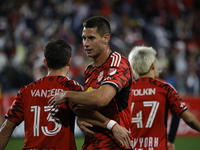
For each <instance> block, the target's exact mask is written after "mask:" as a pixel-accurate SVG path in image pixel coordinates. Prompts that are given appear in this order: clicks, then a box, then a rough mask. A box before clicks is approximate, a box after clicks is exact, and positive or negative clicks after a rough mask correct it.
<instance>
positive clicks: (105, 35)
mask: <svg viewBox="0 0 200 150" xmlns="http://www.w3.org/2000/svg"><path fill="white" fill-rule="evenodd" d="M109 41H110V34H108V33H106V34H104V42H105V43H108V42H109Z"/></svg>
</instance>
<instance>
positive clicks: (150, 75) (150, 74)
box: [140, 70, 155, 78]
mask: <svg viewBox="0 0 200 150" xmlns="http://www.w3.org/2000/svg"><path fill="white" fill-rule="evenodd" d="M145 77H148V78H155V75H154V72H153V71H152V70H151V71H149V72H148V73H146V74H144V75H141V76H140V78H145Z"/></svg>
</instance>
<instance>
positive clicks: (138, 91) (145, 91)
mask: <svg viewBox="0 0 200 150" xmlns="http://www.w3.org/2000/svg"><path fill="white" fill-rule="evenodd" d="M132 93H133V95H134V96H144V95H155V94H156V88H153V89H152V88H147V89H134V90H132Z"/></svg>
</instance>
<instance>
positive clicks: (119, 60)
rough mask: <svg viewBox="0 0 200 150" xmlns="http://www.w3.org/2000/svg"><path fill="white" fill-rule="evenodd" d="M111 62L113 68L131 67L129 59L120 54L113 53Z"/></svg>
mask: <svg viewBox="0 0 200 150" xmlns="http://www.w3.org/2000/svg"><path fill="white" fill-rule="evenodd" d="M110 60H111V62H110V66H111V67H119V66H127V67H130V63H129V61H128V59H127V58H126V57H125V56H123V55H121V54H120V53H118V52H115V51H114V52H112V53H111V55H110Z"/></svg>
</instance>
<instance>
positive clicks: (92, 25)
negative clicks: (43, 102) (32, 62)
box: [49, 16, 134, 150]
mask: <svg viewBox="0 0 200 150" xmlns="http://www.w3.org/2000/svg"><path fill="white" fill-rule="evenodd" d="M110 36H111V28H110V24H109V22H108V21H107V19H105V18H104V17H101V16H94V17H91V18H89V19H87V20H86V21H85V22H84V23H83V31H82V41H83V46H84V49H85V52H86V54H87V56H88V57H91V58H92V59H93V63H92V64H90V65H89V66H88V67H87V68H86V70H85V72H84V80H85V85H84V88H85V90H87V91H86V92H75V91H71V92H70V91H64V92H62V93H61V94H59V95H56V96H55V97H53V98H51V99H50V100H49V105H51V106H56V105H57V104H60V103H63V102H65V101H68V100H70V101H72V102H75V103H79V104H82V105H90V106H94V109H95V110H98V111H99V112H100V113H101V114H103V115H104V116H106V117H107V118H110V119H111V120H110V121H109V123H108V125H109V126H110V127H111V128H112V127H113V126H114V125H115V123H116V122H117V123H119V125H122V126H123V127H125V128H126V129H127V130H129V128H130V123H131V112H130V106H131V105H130V104H131V103H130V102H131V101H130V100H131V85H132V84H133V82H134V79H133V73H132V69H131V66H130V63H129V62H128V60H127V59H126V58H125V57H124V56H122V55H120V54H119V53H117V52H115V51H111V49H110V48H109V41H110ZM92 130H93V131H94V133H95V134H94V137H89V136H86V138H85V141H84V144H83V147H82V149H85V150H89V149H101V150H107V149H109V150H110V149H112V150H122V149H129V148H130V147H129V145H128V146H127V147H125V146H123V144H122V142H118V141H116V139H115V138H114V137H113V135H112V133H111V132H110V131H109V130H106V129H103V128H99V127H96V126H94V127H93V128H92ZM127 136H128V133H127Z"/></svg>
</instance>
